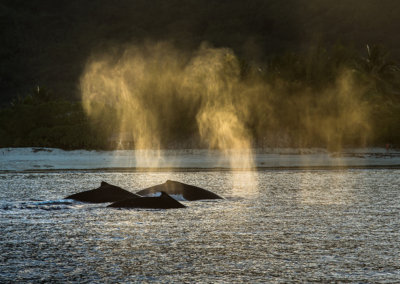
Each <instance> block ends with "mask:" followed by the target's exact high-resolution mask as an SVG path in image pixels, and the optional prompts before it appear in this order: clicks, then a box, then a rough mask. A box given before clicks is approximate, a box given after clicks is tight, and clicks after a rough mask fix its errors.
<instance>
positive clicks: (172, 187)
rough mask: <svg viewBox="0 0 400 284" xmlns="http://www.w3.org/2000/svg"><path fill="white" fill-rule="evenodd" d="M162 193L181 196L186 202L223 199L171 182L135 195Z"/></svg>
mask: <svg viewBox="0 0 400 284" xmlns="http://www.w3.org/2000/svg"><path fill="white" fill-rule="evenodd" d="M162 191H163V192H165V193H167V194H169V195H182V196H183V198H185V199H186V200H188V201H193V200H200V199H223V198H222V197H221V196H219V195H217V194H215V193H213V192H211V191H208V190H206V189H203V188H200V187H197V186H194V185H190V184H185V183H181V182H177V181H172V180H167V181H166V182H165V183H163V184H159V185H155V186H152V187H149V188H146V189H143V190H141V191H138V192H136V194H139V195H141V196H151V195H153V194H155V193H157V192H162Z"/></svg>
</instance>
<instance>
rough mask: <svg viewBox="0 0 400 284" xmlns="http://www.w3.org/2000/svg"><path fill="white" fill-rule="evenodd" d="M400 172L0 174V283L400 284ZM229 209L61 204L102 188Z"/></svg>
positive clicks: (290, 171) (190, 204)
mask: <svg viewBox="0 0 400 284" xmlns="http://www.w3.org/2000/svg"><path fill="white" fill-rule="evenodd" d="M399 174H400V170H393V169H392V170H382V169H381V170H335V171H333V170H332V171H325V170H318V171H300V170H299V171H295V170H289V171H260V172H235V173H231V172H217V171H210V172H207V171H203V172H174V173H166V172H151V173H144V172H130V173H109V172H108V173H107V172H56V173H55V172H51V173H2V174H0V200H1V201H0V232H1V234H0V282H1V283H7V282H14V281H17V282H29V281H30V282H40V281H44V282H47V281H49V282H52V281H53V282H66V281H69V282H120V283H121V282H171V283H176V282H227V283H232V282H250V283H256V282H269V281H271V282H288V281H305V282H309V281H324V282H325V281H354V282H399V281H400V257H399V256H400V188H399V184H400V175H399ZM167 179H173V180H178V181H181V182H186V183H190V184H194V185H197V186H201V187H204V188H207V189H209V190H211V191H214V192H216V193H217V194H220V195H222V196H224V197H225V200H218V201H197V202H184V203H185V205H187V206H188V208H185V209H171V210H135V209H125V210H121V209H112V208H105V206H106V205H104V204H103V205H102V204H95V205H88V204H83V203H77V202H72V201H68V200H62V198H63V197H64V196H67V195H69V194H72V193H75V192H78V191H82V190H87V189H92V188H95V187H98V185H99V184H100V181H102V180H104V181H107V182H110V183H114V184H116V185H119V186H121V187H123V188H126V189H129V190H131V191H136V190H139V189H141V188H144V187H147V186H151V185H154V184H157V183H162V182H164V181H165V180H167Z"/></svg>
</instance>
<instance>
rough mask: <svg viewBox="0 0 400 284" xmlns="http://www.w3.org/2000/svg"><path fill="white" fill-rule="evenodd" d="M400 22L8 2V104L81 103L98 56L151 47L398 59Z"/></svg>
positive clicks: (360, 3) (357, 5)
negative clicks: (53, 97) (37, 96)
mask: <svg viewBox="0 0 400 284" xmlns="http://www.w3.org/2000/svg"><path fill="white" fill-rule="evenodd" d="M398 15H400V2H399V1H397V0H385V1H377V0H351V1H344V0H339V1H328V0H322V1H321V0H304V1H300V0H298V1H294V0H290V1H280V0H264V1H262V0H253V1H243V0H230V1H226V0H219V1H211V0H205V1H195V0H189V1H178V0H172V1H163V0H153V1H147V0H146V1H145V0H133V1H132V0H129V1H128V0H120V1H106V0H98V1H77V0H68V1H65V0H58V1H50V0H36V1H22V0H2V1H1V3H0V25H1V27H2V28H1V29H0V37H1V39H2V41H1V42H2V44H1V45H0V62H1V64H0V93H1V102H2V103H4V102H8V101H10V100H11V99H12V98H14V97H16V96H18V95H25V94H27V93H29V92H30V90H31V89H32V88H33V87H34V86H36V85H40V86H42V85H43V86H46V87H47V88H49V89H51V90H53V92H54V93H56V94H57V95H59V96H62V97H65V98H68V99H74V98H79V91H78V80H79V77H80V74H81V71H82V68H83V66H84V64H85V61H86V59H87V57H88V56H89V55H90V54H91V52H92V51H93V50H99V49H100V50H101V49H102V48H104V47H109V46H112V45H113V44H115V43H119V44H121V43H127V42H140V41H142V40H144V39H152V40H171V41H174V43H175V44H176V45H177V46H179V47H181V48H189V49H192V48H197V47H198V45H199V44H200V43H201V42H202V41H208V42H210V43H211V44H213V45H215V46H226V47H230V48H233V49H234V51H235V52H236V53H237V54H238V55H239V56H240V57H243V58H245V59H246V60H249V61H262V60H264V59H265V58H267V57H269V56H271V55H273V54H277V53H282V52H284V51H288V50H289V51H299V50H305V49H307V48H308V46H309V45H310V43H315V42H318V43H319V44H321V43H322V44H325V45H329V44H332V43H337V42H341V43H343V44H345V45H351V46H354V47H355V48H357V49H363V48H364V47H365V44H367V43H373V44H377V43H381V44H383V45H384V46H385V47H386V48H387V49H388V50H390V51H391V52H392V54H393V55H394V56H396V57H397V58H398V57H399V55H400V38H399V37H398V36H397V34H398V27H399V26H400V20H399V16H398Z"/></svg>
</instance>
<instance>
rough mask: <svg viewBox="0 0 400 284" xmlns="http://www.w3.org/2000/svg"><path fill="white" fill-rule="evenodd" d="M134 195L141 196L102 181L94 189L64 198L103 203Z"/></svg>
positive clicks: (133, 196)
mask: <svg viewBox="0 0 400 284" xmlns="http://www.w3.org/2000/svg"><path fill="white" fill-rule="evenodd" d="M135 197H141V196H139V195H137V194H134V193H132V192H129V191H127V190H125V189H122V188H120V187H118V186H115V185H112V184H109V183H106V182H105V181H102V182H101V185H100V187H98V188H96V189H92V190H87V191H83V192H79V193H75V194H72V195H70V196H67V197H65V199H74V200H77V201H82V202H91V203H105V202H115V201H119V200H124V199H128V198H135Z"/></svg>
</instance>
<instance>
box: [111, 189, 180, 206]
mask: <svg viewBox="0 0 400 284" xmlns="http://www.w3.org/2000/svg"><path fill="white" fill-rule="evenodd" d="M107 207H116V208H146V209H170V208H185V207H186V206H185V205H183V204H182V203H180V202H178V201H176V200H175V199H173V198H172V197H171V196H169V195H168V194H166V193H165V192H161V195H160V196H158V197H138V198H129V199H125V200H121V201H117V202H114V203H112V204H110V205H108V206H107Z"/></svg>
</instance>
